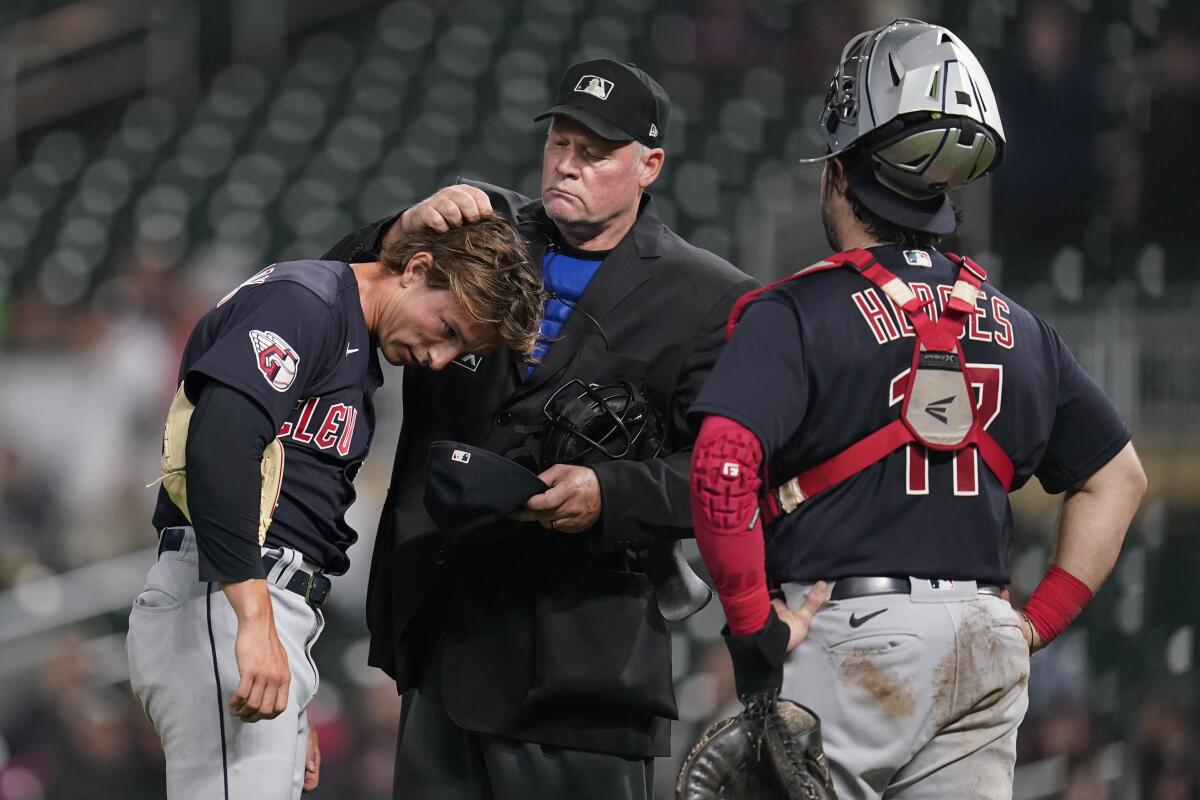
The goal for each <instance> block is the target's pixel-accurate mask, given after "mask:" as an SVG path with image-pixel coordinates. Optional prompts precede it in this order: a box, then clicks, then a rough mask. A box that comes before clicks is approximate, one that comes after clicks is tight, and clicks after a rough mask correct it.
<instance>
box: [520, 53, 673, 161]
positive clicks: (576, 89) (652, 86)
mask: <svg viewBox="0 0 1200 800" xmlns="http://www.w3.org/2000/svg"><path fill="white" fill-rule="evenodd" d="M670 112H671V101H670V99H669V98H668V97H667V93H666V92H665V91H664V90H663V88H662V87H661V86H659V85H658V81H656V80H654V78H651V77H650V76H649V75H647V74H646V73H645V72H644V71H642V70H641V69H639V68H638V67H636V66H634V65H633V64H622V63H620V62H618V61H613V60H612V59H609V58H597V59H594V60H592V61H582V62H580V63H578V64H572V65H571V66H570V67H567V71H566V74H564V75H563V79H562V84H561V85H559V87H558V97H557V99H556V100H555V104H554V107H553V108H551V109H550V110H549V111H544V112H542V113H541V114H539V115H537V116H536V117H534V120H535V121H536V120H540V119H546V118H547V117H552V116H554V115H556V114H561V115H562V116H564V117H570V118H571V119H573V120H575V121H576V122H578V123H580V124H581V125H583V126H585V127H587V128H588V129H589V130H591V131H593V132H594V133H596V134H599V135H600V136H603V137H604V138H605V139H610V140H612V141H614V142H629V141H633V140H635V139H636V140H637V141H639V142H641V143H642V144H644V145H646V146H647V147H662V146H663V140H664V139H665V138H666V135H667V117H668V116H670Z"/></svg>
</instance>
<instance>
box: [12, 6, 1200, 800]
mask: <svg viewBox="0 0 1200 800" xmlns="http://www.w3.org/2000/svg"><path fill="white" fill-rule="evenodd" d="M897 16H913V17H919V18H923V19H926V20H929V21H935V22H941V23H943V24H946V25H948V26H949V27H951V28H952V29H953V30H955V31H956V32H957V33H959V34H960V35H961V37H962V38H963V39H964V40H965V41H966V42H967V43H968V45H970V46H971V47H972V49H973V50H974V52H975V53H976V55H977V56H978V57H979V58H980V60H981V61H982V62H983V63H984V65H985V66H986V68H987V69H988V72H989V74H990V76H991V78H992V82H993V85H994V87H995V89H996V91H997V95H998V100H999V102H1000V108H1001V114H1002V117H1003V121H1004V125H1005V130H1006V134H1007V138H1008V149H1007V155H1006V162H1005V163H1004V164H1003V165H1002V167H1001V168H1000V169H999V171H998V172H997V174H996V175H995V177H993V178H991V179H989V180H986V181H982V182H980V183H979V184H976V185H974V186H972V187H970V188H969V189H968V190H966V191H964V192H963V193H962V196H961V197H959V198H958V204H959V206H960V207H961V209H962V212H963V216H964V220H965V222H964V225H963V226H962V228H961V231H960V234H959V235H958V236H957V237H955V238H954V239H953V240H952V241H950V242H948V243H947V246H946V249H949V250H955V251H958V252H968V253H970V254H971V255H972V256H973V257H975V258H976V259H977V260H978V261H980V262H981V263H983V264H984V265H985V266H986V267H987V268H988V269H989V271H990V272H992V274H993V276H994V278H995V283H996V284H997V285H998V286H999V287H1000V288H1001V289H1002V290H1003V291H1005V292H1006V293H1008V294H1010V295H1012V296H1014V297H1015V298H1017V299H1018V300H1020V301H1022V302H1023V303H1025V304H1026V305H1027V306H1029V307H1030V308H1032V309H1033V310H1035V311H1037V312H1038V313H1040V314H1042V315H1044V316H1045V317H1047V318H1048V319H1049V320H1050V321H1051V322H1052V323H1054V324H1056V325H1057V326H1058V327H1059V328H1060V330H1061V331H1062V332H1063V334H1064V337H1065V338H1066V340H1067V342H1068V344H1069V345H1070V346H1071V347H1072V348H1073V349H1074V350H1075V352H1076V353H1077V354H1078V355H1079V357H1080V359H1081V361H1083V363H1084V364H1085V366H1086V367H1088V369H1089V370H1090V371H1091V372H1092V374H1093V375H1095V376H1096V377H1097V379H1098V380H1099V381H1100V382H1101V383H1102V385H1104V386H1105V388H1106V390H1108V391H1109V392H1110V394H1111V395H1112V396H1113V397H1114V399H1115V400H1116V401H1117V404H1118V406H1119V407H1120V408H1121V410H1122V413H1123V414H1125V415H1126V417H1127V419H1129V420H1130V422H1131V426H1132V427H1133V429H1134V435H1135V444H1137V445H1138V447H1139V450H1140V451H1141V453H1142V456H1143V458H1144V460H1145V461H1146V464H1147V469H1148V472H1149V476H1150V480H1151V486H1150V494H1149V495H1148V498H1147V501H1146V503H1145V505H1144V508H1143V511H1142V513H1141V514H1140V515H1139V517H1138V519H1137V520H1135V522H1134V527H1133V529H1132V530H1131V532H1130V535H1129V540H1128V544H1127V547H1126V551H1125V553H1124V555H1123V556H1122V558H1121V560H1120V562H1119V563H1118V567H1117V570H1116V572H1115V574H1114V575H1113V577H1112V578H1111V579H1110V581H1109V584H1108V585H1107V586H1106V587H1105V588H1104V590H1103V591H1102V592H1101V593H1100V594H1099V595H1098V596H1097V598H1096V599H1095V601H1094V602H1093V603H1092V605H1091V606H1090V607H1089V608H1088V610H1087V611H1085V613H1084V615H1083V616H1082V617H1081V618H1080V620H1079V621H1078V622H1077V624H1076V625H1075V626H1074V627H1073V628H1072V629H1071V630H1070V631H1069V632H1068V633H1067V634H1065V635H1064V636H1063V637H1061V638H1060V639H1059V640H1057V641H1056V642H1055V644H1054V645H1053V647H1051V648H1049V649H1048V650H1046V651H1044V652H1043V653H1040V654H1039V655H1038V656H1037V657H1036V658H1035V659H1034V669H1033V674H1032V677H1031V684H1030V686H1031V704H1030V712H1029V716H1028V717H1027V719H1026V722H1025V724H1024V725H1023V726H1022V728H1021V734H1020V739H1019V757H1020V764H1019V768H1018V788H1017V797H1019V798H1031V799H1032V798H1064V799H1069V800H1083V799H1084V798H1087V800H1108V799H1109V798H1112V799H1113V800H1117V799H1118V798H1120V799H1122V800H1123V799H1125V798H1131V799H1133V800H1139V799H1142V798H1144V800H1185V799H1186V800H1196V798H1200V772H1198V769H1197V765H1198V764H1200V727H1198V722H1197V719H1198V718H1197V714H1196V704H1197V700H1198V693H1197V690H1198V689H1200V685H1198V680H1200V679H1198V676H1200V672H1198V671H1197V666H1196V663H1195V654H1196V642H1195V636H1194V626H1195V623H1196V620H1197V619H1198V618H1200V599H1198V596H1200V593H1198V592H1197V591H1196V589H1195V586H1196V580H1197V576H1198V575H1200V544H1198V543H1197V541H1196V538H1195V532H1196V530H1197V525H1198V523H1200V500H1198V499H1197V498H1198V497H1200V494H1198V493H1197V492H1196V491H1195V489H1197V488H1200V466H1198V463H1200V459H1197V457H1196V455H1195V453H1196V452H1200V451H1197V448H1196V446H1195V445H1196V444H1197V443H1198V442H1197V439H1198V438H1200V437H1198V436H1197V434H1196V433H1195V429H1196V427H1197V426H1196V425H1195V420H1194V418H1195V415H1196V413H1197V412H1200V335H1198V334H1200V320H1198V317H1197V307H1198V306H1200V280H1198V278H1200V272H1198V271H1197V270H1196V268H1195V266H1194V263H1195V261H1194V258H1195V257H1194V255H1193V254H1192V252H1191V248H1192V239H1193V238H1194V233H1193V232H1192V230H1191V225H1192V224H1194V221H1193V218H1194V216H1195V208H1196V206H1195V205H1194V202H1195V201H1194V199H1193V195H1194V192H1195V190H1196V187H1200V157H1198V156H1197V151H1196V148H1195V141H1196V130H1197V129H1198V127H1200V7H1197V5H1196V3H1195V2H1194V1H1193V0H1069V1H1068V0H1061V1H1058V0H1054V1H1052V0H962V1H961V2H960V1H958V0H886V1H880V2H869V1H868V0H858V1H856V2H852V1H850V0H846V1H844V2H829V1H827V0H695V1H691V0H661V1H660V0H503V1H500V0H424V1H422V0H400V2H394V3H380V2H371V1H370V0H354V1H353V2H350V1H349V0H348V1H347V2H341V3H323V2H319V1H318V0H264V1H263V2H255V3H236V2H234V1H233V0H228V2H224V1H222V2H205V3H199V2H189V1H188V0H26V2H14V3H5V4H4V7H3V8H2V9H0V118H2V119H0V800H38V799H39V798H44V799H46V800H49V799H50V798H72V799H74V798H85V797H86V798H92V799H94V800H106V798H128V799H130V800H136V799H137V798H157V797H162V796H163V789H162V764H161V759H162V756H161V750H160V748H159V745H158V741H157V738H156V737H155V735H154V732H153V730H152V729H151V728H150V727H149V724H148V722H147V721H146V719H145V717H144V715H143V713H142V711H141V708H140V707H139V706H138V704H137V703H136V701H134V700H133V699H132V697H131V695H130V693H129V689H128V684H127V674H126V673H125V666H124V643H123V641H124V630H125V626H126V619H127V616H128V604H129V602H130V600H131V599H132V597H133V596H134V594H136V592H137V591H138V589H139V588H140V586H141V580H142V576H143V575H144V572H145V569H146V568H147V567H148V565H149V563H150V562H151V560H152V559H153V550H152V549H151V548H152V547H153V544H154V532H153V531H152V530H151V529H150V525H149V519H150V511H151V507H152V503H153V498H154V493H153V491H151V490H148V489H146V488H145V484H146V483H148V482H149V481H151V480H153V479H154V478H156V477H157V475H158V457H159V443H160V441H161V439H160V436H161V425H162V420H163V417H164V413H165V410H166V407H167V405H168V404H169V401H170V397H171V395H172V393H173V390H174V388H175V379H176V370H177V366H178V359H179V354H180V351H181V348H182V345H183V342H184V341H185V339H186V337H187V335H188V333H189V332H190V330H191V327H192V325H193V324H194V322H195V320H196V319H197V318H198V317H199V316H200V315H201V314H202V313H203V312H204V311H205V310H206V309H207V308H208V307H210V306H211V304H212V303H213V302H215V300H216V299H217V298H219V297H220V296H221V295H223V294H224V293H225V292H227V291H228V290H229V289H230V288H232V287H233V286H236V285H237V284H238V283H240V282H241V280H243V279H244V278H245V277H246V276H248V275H250V274H252V273H254V272H255V271H257V270H258V269H259V268H261V266H263V265H265V264H267V263H271V262H274V261H283V260H287V259H291V258H298V257H317V256H319V255H320V254H321V253H322V252H323V251H324V250H325V249H326V248H327V247H328V246H329V245H331V244H332V243H333V242H334V241H336V239H337V238H339V237H340V236H341V235H342V234H343V233H346V232H348V231H349V230H351V229H353V228H354V227H356V226H358V225H360V224H363V223H365V222H368V221H371V220H373V219H376V218H379V217H382V216H383V215H385V214H388V213H393V212H395V211H398V210H400V209H402V208H403V207H404V206H405V205H407V204H409V203H411V202H413V201H414V200H416V199H419V198H420V197H422V196H424V195H425V194H427V193H429V192H431V191H433V190H434V189H436V188H437V187H439V186H441V185H444V184H446V183H448V182H451V181H453V180H455V179H456V178H457V177H458V176H467V177H475V178H481V179H486V180H489V181H492V182H495V183H499V184H502V185H508V186H513V187H515V188H519V189H522V190H524V191H525V192H526V193H529V194H536V187H537V185H538V181H537V175H538V171H539V150H540V137H541V136H542V130H543V129H542V127H541V124H536V123H533V122H532V117H533V116H534V114H535V113H537V112H538V111H540V110H542V108H544V107H545V106H546V105H548V100H549V99H550V97H551V96H552V93H553V91H554V89H555V86H556V83H557V81H558V78H559V75H560V74H561V71H562V69H563V68H565V66H566V65H568V64H569V63H572V62H574V61H577V60H581V59H584V58H588V57H595V56H606V57H613V58H619V59H622V60H632V61H635V62H637V63H638V64H639V65H641V66H642V67H644V68H645V69H647V70H648V71H649V72H650V73H651V74H654V75H655V76H657V77H658V78H659V79H660V81H661V82H662V84H663V85H664V86H665V87H666V88H667V90H668V92H669V93H670V94H671V96H672V98H673V101H674V106H673V109H672V120H671V128H670V139H669V141H668V143H667V153H668V156H667V162H666V168H665V170H664V174H663V176H662V177H661V178H660V179H659V181H658V183H657V184H656V185H655V186H654V187H653V189H652V191H653V192H654V194H655V199H656V203H657V204H658V206H659V212H660V215H662V216H663V217H664V220H665V221H666V222H667V224H668V225H670V226H672V227H673V228H675V230H676V231H678V232H679V233H680V234H681V235H683V236H684V237H685V238H688V239H689V240H691V241H693V242H695V243H696V244H698V245H701V246H703V247H706V248H708V249H711V250H713V251H714V252H717V253H718V254H720V255H722V256H724V257H726V258H728V259H730V260H731V261H732V262H733V263H734V264H736V265H738V266H739V267H741V268H742V269H743V270H745V271H746V272H749V273H751V274H753V275H755V276H756V277H758V278H760V279H762V280H764V281H766V280H770V279H773V278H777V277H780V276H782V275H785V274H788V273H790V272H792V271H794V270H796V269H798V268H801V267H803V266H805V265H807V264H809V263H811V262H813V261H815V260H817V259H818V258H820V257H822V256H823V255H825V254H826V244H825V242H824V236H823V233H822V230H821V227H820V224H819V222H818V216H817V200H818V195H817V177H818V170H816V169H814V168H805V167H800V166H798V165H796V164H795V161H796V159H797V158H799V157H802V156H806V155H816V154H819V153H820V148H821V139H820V137H819V136H818V135H817V133H816V131H815V120H816V117H817V114H818V113H819V109H820V107H821V104H822V102H823V99H824V94H825V89H826V86H827V84H828V81H829V78H830V75H831V72H832V68H833V66H834V65H835V64H836V63H837V58H838V54H839V52H840V49H841V46H842V45H843V43H844V42H845V41H846V40H847V39H849V37H850V36H852V35H853V34H855V33H857V32H858V31H861V30H865V29H867V28H870V27H873V26H876V25H879V24H882V23H884V22H887V21H888V20H889V19H892V18H894V17H897ZM387 378H388V384H387V385H386V386H385V388H384V390H383V391H382V392H381V394H380V395H379V396H378V399H377V401H376V405H377V409H378V410H379V416H380V423H379V428H378V430H377V434H376V437H377V438H376V442H377V444H376V447H375V449H374V451H373V454H372V457H371V460H370V461H369V462H368V464H367V465H366V467H365V468H364V470H363V471H362V473H361V475H360V477H359V479H358V484H359V497H360V500H359V502H358V503H357V505H356V506H355V507H354V509H352V513H351V522H352V524H354V525H355V526H356V527H357V529H358V530H359V532H360V534H361V540H360V542H359V543H358V544H357V545H355V547H354V548H353V549H352V550H351V553H350V554H351V558H352V561H353V562H354V566H353V567H352V569H351V571H350V573H349V574H348V575H347V576H345V577H342V578H339V579H337V580H336V581H335V584H334V592H333V596H332V600H331V604H330V605H329V606H327V608H328V610H329V614H328V615H329V616H330V617H331V618H332V622H333V624H331V625H329V626H328V627H327V629H326V633H325V634H324V636H323V637H322V639H321V641H320V643H319V644H318V645H317V648H316V651H317V653H316V657H317V658H318V660H319V661H320V662H321V663H322V664H323V669H322V678H323V681H322V687H321V690H320V693H319V694H318V697H317V700H316V701H315V706H314V708H313V709H312V711H311V713H312V717H313V720H314V722H315V724H316V726H317V728H318V731H319V733H320V740H321V744H322V750H323V752H324V763H323V769H322V782H321V788H320V789H319V790H318V791H317V793H316V794H315V795H314V796H316V797H329V798H362V799H363V800H373V799H374V798H387V797H390V796H391V794H390V791H391V776H392V758H393V752H394V743H395V735H396V730H397V724H398V720H399V708H400V704H399V699H398V698H397V697H396V696H395V691H394V687H393V686H392V685H391V684H390V683H389V682H388V681H387V679H386V677H385V676H383V675H382V673H380V672H378V671H376V670H373V669H371V668H368V667H367V666H366V664H365V661H366V649H365V639H364V637H365V633H366V631H365V626H364V623H363V615H362V599H363V596H364V594H365V580H366V577H365V576H366V570H365V567H366V564H367V562H368V561H369V558H370V553H371V548H372V542H373V534H374V528H375V525H376V522H377V515H378V510H379V507H380V505H381V503H382V499H383V493H384V491H385V488H386V481H387V476H388V470H389V469H390V455H391V449H392V447H393V443H394V442H395V439H396V435H397V432H398V430H399V426H400V423H401V408H400V403H399V392H398V389H399V378H400V371H399V370H389V371H388V372H387ZM1057 502H1058V500H1057V499H1056V498H1047V497H1044V496H1042V495H1041V494H1040V488H1039V487H1037V486H1036V485H1034V486H1031V487H1029V488H1027V489H1025V490H1023V491H1022V492H1020V493H1018V494H1017V495H1016V496H1015V498H1014V503H1015V508H1016V524H1017V546H1016V548H1015V552H1014V555H1013V593H1014V596H1015V597H1016V598H1023V595H1024V593H1027V592H1028V591H1030V590H1031V589H1032V587H1033V586H1034V585H1035V584H1036V582H1037V580H1038V578H1039V577H1040V575H1041V574H1042V571H1043V570H1044V569H1045V566H1046V563H1047V561H1048V559H1049V558H1050V557H1051V556H1052V553H1051V550H1050V548H1051V542H1052V533H1053V530H1054V526H1055V521H1056V520H1055V516H1056V509H1057ZM691 553H692V554H693V556H694V554H695V550H694V549H692V550H691ZM722 623H723V619H722V616H721V610H720V607H719V604H717V603H712V604H710V606H709V607H708V608H707V609H705V611H703V612H701V614H699V615H697V616H696V617H694V618H692V619H690V620H688V621H687V622H685V623H682V624H681V625H679V626H678V634H679V635H678V636H676V637H675V646H674V668H675V674H676V679H677V688H678V693H679V707H680V713H681V716H682V719H681V721H680V723H679V724H677V725H676V726H675V732H674V748H673V750H674V753H675V755H674V757H673V758H672V759H664V760H663V763H662V764H660V765H659V767H658V778H659V780H658V786H659V796H661V797H668V796H670V785H671V782H672V779H673V775H674V770H675V765H676V764H677V763H678V760H679V758H680V757H681V756H682V754H683V753H684V752H686V750H687V748H688V747H689V746H690V744H691V743H692V742H693V741H694V740H695V738H696V737H697V736H698V735H699V733H700V731H702V730H703V728H704V727H705V726H706V725H707V724H708V723H709V722H711V721H712V720H714V719H716V718H719V717H721V716H727V715H729V714H731V713H733V712H734V711H735V710H736V701H735V699H734V696H733V685H732V673H731V670H730V666H729V662H728V658H727V656H726V654H725V650H724V646H723V645H722V644H721V642H720V639H719V635H718V631H719V629H720V626H721V624H722ZM480 679H481V680H486V676H481V678H480Z"/></svg>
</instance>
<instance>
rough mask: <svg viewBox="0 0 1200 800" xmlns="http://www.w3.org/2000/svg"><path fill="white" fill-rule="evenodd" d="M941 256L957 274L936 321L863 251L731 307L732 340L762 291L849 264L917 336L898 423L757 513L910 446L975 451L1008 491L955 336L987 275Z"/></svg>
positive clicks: (797, 480) (791, 484) (781, 507)
mask: <svg viewBox="0 0 1200 800" xmlns="http://www.w3.org/2000/svg"><path fill="white" fill-rule="evenodd" d="M946 258H948V259H950V260H951V261H952V262H954V263H955V264H958V267H959V269H958V276H957V279H956V280H955V283H954V288H953V290H952V291H951V293H950V299H949V300H948V301H947V302H946V307H945V308H944V309H943V310H942V314H941V317H940V318H939V319H938V321H937V322H934V321H933V320H932V319H931V318H930V316H929V314H927V313H926V311H925V308H926V306H927V305H928V304H929V303H931V302H933V301H932V299H930V300H925V301H922V300H921V299H920V298H919V297H917V295H916V293H915V292H913V290H912V289H910V288H909V286H908V284H906V283H905V282H904V281H902V280H900V279H899V278H897V277H896V276H895V275H894V274H893V273H892V272H891V271H890V270H888V269H887V268H886V267H884V266H883V265H882V264H880V263H878V262H877V261H876V260H875V257H874V256H873V255H872V254H871V253H870V251H868V250H849V251H847V252H844V253H838V254H837V255H834V256H830V257H829V258H828V259H826V260H825V261H820V262H818V263H816V264H814V265H812V266H811V267H808V268H807V269H803V270H801V271H800V272H797V273H796V274H795V275H792V276H790V277H788V278H784V279H783V280H782V281H778V282H777V283H774V284H771V286H768V287H766V288H764V289H759V290H756V291H754V292H751V293H749V294H747V295H745V296H743V297H742V298H741V299H740V300H738V302H737V303H736V304H734V307H733V311H732V312H731V313H730V316H729V325H728V327H727V329H726V333H727V334H728V335H732V333H733V330H734V327H735V326H736V324H737V320H738V318H739V317H740V316H741V314H742V311H743V310H745V307H746V305H748V304H749V303H750V301H751V300H753V299H755V298H756V297H758V296H759V295H760V294H762V293H763V292H764V291H767V290H768V289H771V288H774V287H775V286H778V285H779V284H780V283H784V282H786V281H791V280H796V279H797V278H801V277H803V276H805V275H811V274H815V273H817V272H822V271H824V270H827V269H838V268H843V267H848V268H851V269H853V270H855V271H856V272H858V273H859V274H860V275H862V276H863V277H864V278H866V279H867V280H869V281H871V282H872V283H874V284H875V285H876V286H878V287H879V289H880V291H882V292H883V293H884V294H886V295H887V296H888V298H890V299H891V300H892V302H893V303H895V304H896V306H897V307H898V308H899V309H900V310H901V312H902V313H903V314H904V316H905V317H907V319H908V321H909V322H910V323H911V324H912V327H913V330H914V331H915V333H916V337H915V341H914V345H913V356H912V367H911V369H910V370H909V371H908V375H907V376H906V378H905V382H904V385H903V386H902V387H901V390H902V391H903V393H904V399H903V402H902V403H901V407H900V408H901V410H900V419H898V420H896V421H894V422H892V423H890V424H888V425H885V426H884V427H883V428H880V429H879V430H877V431H875V432H874V433H872V434H870V435H868V436H866V437H864V438H862V439H860V440H859V441H857V442H855V443H854V444H852V445H850V446H849V447H847V448H846V449H845V450H843V451H842V452H840V453H838V454H837V455H835V456H833V457H832V458H830V459H828V460H826V461H825V462H824V463H822V464H819V465H817V466H815V467H812V468H810V469H808V470H805V471H804V472H802V473H800V474H799V475H797V476H796V477H794V478H792V479H791V480H789V481H787V482H786V483H784V484H783V485H782V486H780V487H779V488H778V489H776V490H774V491H773V492H770V493H769V496H768V498H767V503H766V508H765V509H764V512H765V516H766V517H767V519H768V520H771V519H774V518H777V517H779V516H780V515H781V514H787V513H790V512H791V511H794V510H795V509H796V508H797V507H798V506H799V505H800V504H801V503H803V502H804V501H805V500H807V499H808V498H810V497H812V496H813V495H815V494H817V493H818V492H822V491H824V490H825V489H828V488H829V487H831V486H834V485H835V484H838V483H841V482H842V481H844V480H846V479H847V478H849V477H851V476H852V475H855V474H856V473H858V472H861V471H862V470H864V469H866V468H867V467H869V466H871V465H872V464H874V463H875V462H877V461H880V460H881V459H883V458H885V457H886V456H888V455H889V454H891V453H893V452H895V451H896V450H897V449H899V448H900V447H903V446H904V445H906V444H912V443H916V444H920V445H923V446H925V447H928V448H930V449H932V450H946V451H957V450H963V449H965V448H967V447H976V448H978V450H979V454H980V456H981V457H982V459H983V462H984V463H985V464H987V466H988V469H990V470H991V472H992V473H993V474H994V475H995V476H996V477H997V478H998V479H999V480H1000V483H1001V484H1003V486H1004V488H1005V489H1008V487H1009V486H1010V485H1011V484H1012V479H1013V472H1014V468H1013V464H1012V460H1011V459H1009V457H1008V455H1007V454H1006V453H1005V452H1004V450H1003V449H1002V448H1001V447H1000V445H999V443H997V442H996V440H995V439H994V438H992V436H991V434H989V433H988V432H987V431H985V430H984V429H983V422H982V421H981V420H980V418H979V413H978V409H977V407H976V404H975V397H974V393H973V392H972V390H971V378H970V375H969V374H968V372H967V366H966V359H965V357H964V356H963V352H962V344H961V343H960V342H959V338H958V337H959V334H961V333H962V329H963V325H964V324H965V323H966V320H967V317H968V316H969V315H970V314H973V313H975V300H976V298H977V297H978V295H979V293H980V292H981V291H982V289H983V283H984V281H986V280H987V273H986V272H985V271H984V270H983V268H982V267H980V266H979V265H978V264H976V263H975V262H974V261H972V260H971V259H969V258H960V257H959V256H956V255H954V254H953V253H946Z"/></svg>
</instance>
